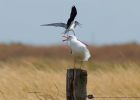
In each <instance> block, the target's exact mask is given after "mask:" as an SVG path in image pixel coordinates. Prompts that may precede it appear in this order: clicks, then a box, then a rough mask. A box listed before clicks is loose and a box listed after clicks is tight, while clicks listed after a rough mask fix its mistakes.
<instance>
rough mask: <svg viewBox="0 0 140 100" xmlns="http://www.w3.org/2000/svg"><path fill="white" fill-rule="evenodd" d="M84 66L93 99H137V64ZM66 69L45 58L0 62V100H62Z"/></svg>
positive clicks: (139, 73)
mask: <svg viewBox="0 0 140 100" xmlns="http://www.w3.org/2000/svg"><path fill="white" fill-rule="evenodd" d="M87 65H88V67H85V69H87V70H88V72H89V75H88V93H93V94H94V96H139V97H140V65H139V64H137V63H133V62H127V63H121V64H120V63H103V62H102V63H101V62H100V63H97V62H92V61H91V62H89V63H88V64H87ZM67 66H71V62H68V61H66V60H62V59H60V60H58V59H57V60H55V61H52V60H51V59H48V58H20V59H15V58H14V59H10V60H8V61H1V62H0V93H1V94H0V100H4V96H5V98H6V99H5V100H48V99H52V98H51V96H52V97H53V99H54V100H66V97H65V94H66V93H65V74H66V69H67ZM29 92H40V93H37V94H35V93H29ZM45 96H47V99H45ZM39 98H42V99H39ZM100 100H102V99H100ZM103 100H108V99H103ZM111 100H124V99H111ZM126 100H128V99H126ZM131 100H135V99H131Z"/></svg>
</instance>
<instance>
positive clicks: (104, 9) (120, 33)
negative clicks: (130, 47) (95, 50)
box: [0, 0, 140, 45]
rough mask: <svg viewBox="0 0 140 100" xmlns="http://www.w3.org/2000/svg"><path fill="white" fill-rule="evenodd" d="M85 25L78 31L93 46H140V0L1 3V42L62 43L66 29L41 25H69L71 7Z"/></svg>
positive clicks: (14, 0) (16, 0) (18, 0)
mask: <svg viewBox="0 0 140 100" xmlns="http://www.w3.org/2000/svg"><path fill="white" fill-rule="evenodd" d="M72 5H76V7H77V10H78V15H77V17H76V20H78V21H79V22H80V23H81V24H82V28H79V27H77V28H76V30H75V32H76V34H77V37H78V38H79V39H80V40H82V41H84V42H86V43H89V44H96V45H104V44H120V43H126V42H134V41H136V42H139V43H140V0H0V42H1V43H10V42H22V43H26V44H35V45H51V44H61V43H62V41H61V39H62V38H61V35H62V34H61V33H62V32H63V31H64V29H63V28H55V27H41V26H40V25H41V24H45V23H52V22H66V21H67V19H68V18H69V15H70V10H71V6H72Z"/></svg>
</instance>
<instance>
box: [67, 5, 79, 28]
mask: <svg viewBox="0 0 140 100" xmlns="http://www.w3.org/2000/svg"><path fill="white" fill-rule="evenodd" d="M76 15H77V10H76V7H75V6H72V9H71V14H70V18H69V19H68V21H67V28H68V27H69V26H70V25H71V22H72V21H74V19H75V17H76Z"/></svg>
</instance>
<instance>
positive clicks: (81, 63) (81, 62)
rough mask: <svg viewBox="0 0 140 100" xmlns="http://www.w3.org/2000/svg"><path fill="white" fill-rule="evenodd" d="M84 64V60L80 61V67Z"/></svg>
mask: <svg viewBox="0 0 140 100" xmlns="http://www.w3.org/2000/svg"><path fill="white" fill-rule="evenodd" d="M82 65H83V61H80V69H81V68H82Z"/></svg>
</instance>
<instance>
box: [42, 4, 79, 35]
mask: <svg viewBox="0 0 140 100" xmlns="http://www.w3.org/2000/svg"><path fill="white" fill-rule="evenodd" d="M76 15H77V10H76V7H75V6H72V9H71V14H70V18H69V19H68V21H67V23H51V24H43V25H41V26H55V27H63V28H65V29H66V30H65V31H64V33H63V34H66V33H68V32H69V31H72V32H73V33H74V35H75V32H74V29H75V28H76V26H77V25H79V26H80V23H79V22H78V21H74V19H75V17H76Z"/></svg>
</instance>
